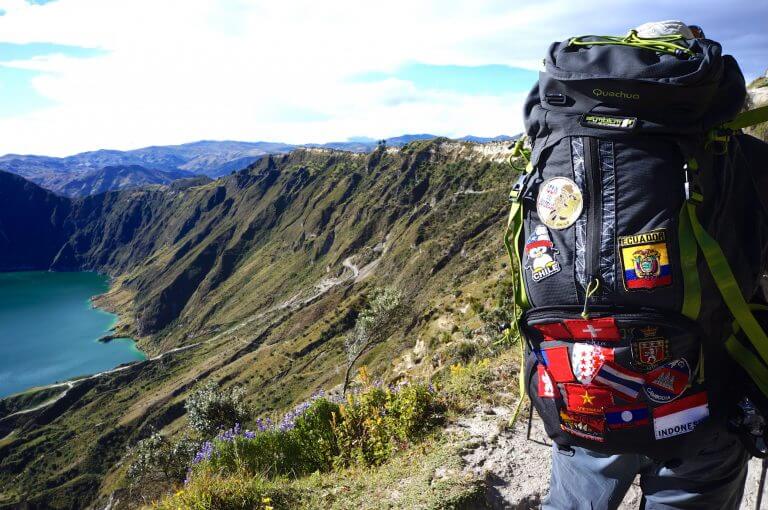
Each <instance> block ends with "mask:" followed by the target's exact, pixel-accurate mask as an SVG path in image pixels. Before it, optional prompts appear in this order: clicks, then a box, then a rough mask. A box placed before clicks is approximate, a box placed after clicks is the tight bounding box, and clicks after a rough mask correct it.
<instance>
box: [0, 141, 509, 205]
mask: <svg viewBox="0 0 768 510" xmlns="http://www.w3.org/2000/svg"><path fill="white" fill-rule="evenodd" d="M433 138H437V136H435V135H431V134H413V135H403V136H398V137H394V138H389V139H386V140H383V142H384V143H385V144H386V145H390V146H395V147H400V146H403V145H405V144H407V143H409V142H413V141H416V140H430V139H433ZM512 139H513V137H509V136H497V137H495V138H482V137H476V136H465V137H463V138H460V139H459V140H460V141H471V142H475V143H486V142H492V141H508V140H512ZM381 142H382V141H379V140H374V139H371V138H365V137H355V138H351V139H350V140H349V141H346V142H331V143H326V144H305V145H294V144H286V143H279V142H236V141H210V140H203V141H199V142H193V143H186V144H182V145H166V146H153V147H145V148H142V149H135V150H130V151H118V150H98V151H91V152H83V153H80V154H75V155H73V156H67V157H63V158H55V157H50V156H35V155H18V154H8V155H5V156H2V157H0V170H4V171H6V172H10V173H14V174H16V175H20V176H21V177H24V178H25V179H28V180H30V181H32V182H34V183H36V184H38V185H40V186H42V187H44V188H46V189H49V190H51V191H54V192H55V193H58V194H60V195H65V196H70V197H76V196H88V195H93V194H97V193H103V192H106V191H114V190H119V189H128V188H136V187H141V186H146V185H150V184H168V183H170V182H172V181H174V180H176V179H181V178H187V177H195V176H206V177H209V178H213V179H216V178H218V177H221V176H224V175H229V174H230V173H232V172H234V171H237V170H242V169H243V168H246V167H248V166H249V165H251V164H253V163H254V162H255V161H256V160H258V159H259V158H261V157H263V156H265V155H267V154H286V153H289V152H292V151H293V150H294V149H297V148H299V147H320V148H328V149H337V150H345V151H351V152H370V151H372V150H373V149H375V148H376V146H377V145H378V144H379V143H381Z"/></svg>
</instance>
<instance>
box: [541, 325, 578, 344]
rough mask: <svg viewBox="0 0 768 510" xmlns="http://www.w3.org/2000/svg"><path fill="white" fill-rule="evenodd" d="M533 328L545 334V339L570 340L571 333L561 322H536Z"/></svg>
mask: <svg viewBox="0 0 768 510" xmlns="http://www.w3.org/2000/svg"><path fill="white" fill-rule="evenodd" d="M533 328H534V329H536V330H538V331H539V333H541V334H542V335H543V336H544V340H545V341H546V340H570V339H571V333H570V332H569V331H568V330H567V329H566V328H565V326H563V325H562V324H561V323H559V322H550V323H549V324H534V325H533Z"/></svg>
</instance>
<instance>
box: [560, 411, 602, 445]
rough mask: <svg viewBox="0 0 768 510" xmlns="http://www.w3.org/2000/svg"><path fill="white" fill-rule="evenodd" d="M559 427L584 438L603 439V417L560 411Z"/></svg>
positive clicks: (599, 440) (600, 440)
mask: <svg viewBox="0 0 768 510" xmlns="http://www.w3.org/2000/svg"><path fill="white" fill-rule="evenodd" d="M560 428H561V429H563V431H565V432H568V433H569V434H573V435H574V436H577V437H583V438H584V439H591V440H592V441H598V442H600V443H602V442H603V441H605V418H603V417H598V416H590V415H586V414H578V413H569V412H567V411H560Z"/></svg>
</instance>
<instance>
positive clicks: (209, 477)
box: [153, 473, 300, 510]
mask: <svg viewBox="0 0 768 510" xmlns="http://www.w3.org/2000/svg"><path fill="white" fill-rule="evenodd" d="M299 504H300V496H299V494H298V493H297V492H295V491H291V490H290V489H287V488H286V487H285V485H283V484H279V483H276V482H270V481H267V480H264V479H263V478H261V477H254V476H247V475H235V476H230V477H226V478H224V477H221V476H219V475H215V474H212V473H204V474H201V475H200V476H198V477H197V478H195V479H194V480H192V481H190V483H189V484H188V485H187V486H186V487H185V488H184V490H181V491H178V492H177V493H176V494H174V495H173V496H170V497H168V498H166V499H164V500H162V501H161V502H159V503H156V504H155V505H153V508H156V509H159V510H179V509H195V510H197V509H199V510H203V509H205V510H277V509H283V508H297V507H298V506H299Z"/></svg>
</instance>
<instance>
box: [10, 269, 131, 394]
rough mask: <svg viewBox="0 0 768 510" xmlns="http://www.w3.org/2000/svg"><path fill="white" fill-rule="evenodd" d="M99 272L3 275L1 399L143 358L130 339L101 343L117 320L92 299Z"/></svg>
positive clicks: (100, 287) (98, 288)
mask: <svg viewBox="0 0 768 510" xmlns="http://www.w3.org/2000/svg"><path fill="white" fill-rule="evenodd" d="M108 287H109V280H108V278H107V277H106V276H102V275H99V274H96V273H49V272H45V271H30V272H18V273H0V397H4V396H7V395H10V394H13V393H18V392H20V391H23V390H25V389H27V388H30V387H32V386H42V385H46V384H51V383H54V382H57V381H62V380H66V379H70V378H72V377H75V376H80V375H87V374H94V373H97V372H101V371H103V370H109V369H110V368H114V367H115V366H117V365H119V364H120V363H125V362H128V361H135V360H141V359H144V355H143V354H142V353H141V351H139V350H138V349H137V348H136V346H135V344H134V343H133V341H132V340H131V339H129V338H121V339H117V340H112V341H111V342H109V343H106V344H105V343H101V342H99V341H98V339H99V338H100V337H101V336H103V335H105V334H107V333H109V328H110V327H112V326H113V325H114V324H115V321H116V320H117V316H116V315H114V314H111V313H107V312H105V311H103V310H99V309H96V308H93V307H92V306H91V303H90V301H89V299H90V298H91V297H92V296H95V295H97V294H101V293H103V292H105V291H106V290H107V289H108Z"/></svg>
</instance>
